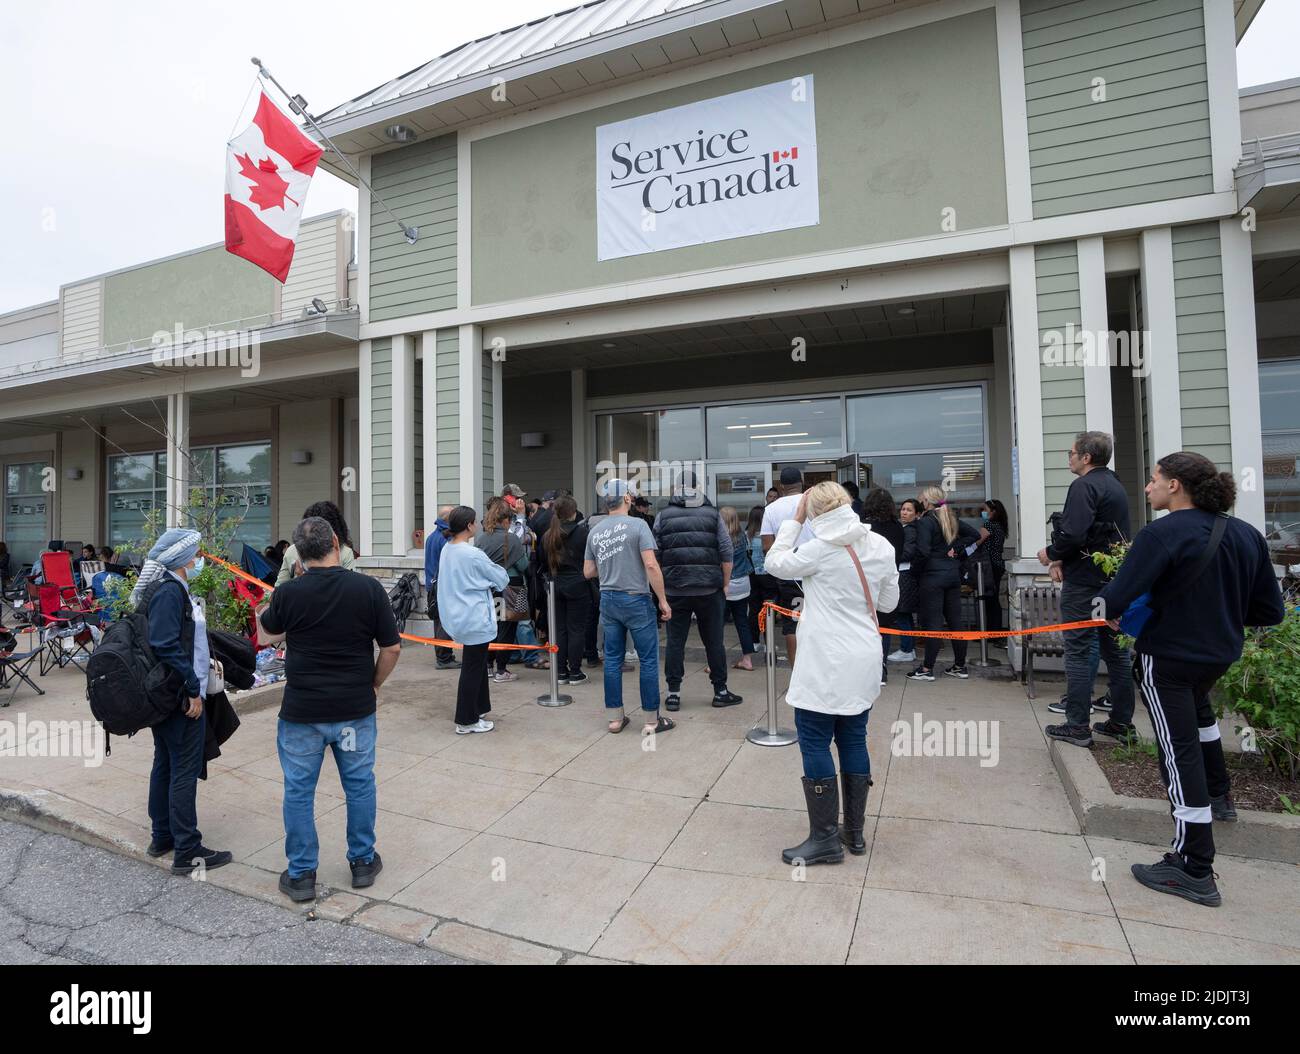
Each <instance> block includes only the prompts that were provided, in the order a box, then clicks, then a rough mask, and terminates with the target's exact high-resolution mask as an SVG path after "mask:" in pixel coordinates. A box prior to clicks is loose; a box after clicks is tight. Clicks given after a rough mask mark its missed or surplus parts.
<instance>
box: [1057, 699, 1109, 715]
mask: <svg viewBox="0 0 1300 1054" xmlns="http://www.w3.org/2000/svg"><path fill="white" fill-rule="evenodd" d="M1066 698H1067V697H1066V696H1064V695H1063V696H1061V698H1060V699H1058V700H1057V701H1056V702H1054V703H1048V704H1047V710H1048V713H1052V714H1063V713H1065V711H1066V706H1065V700H1066ZM1107 702H1109V700H1107ZM1090 705H1091V707H1092V710H1096V709H1097V700H1093V702H1092V703H1091V704H1090ZM1106 709H1107V710H1109V709H1110V707H1109V706H1107V707H1106ZM1092 710H1090V711H1089V713H1091V712H1092Z"/></svg>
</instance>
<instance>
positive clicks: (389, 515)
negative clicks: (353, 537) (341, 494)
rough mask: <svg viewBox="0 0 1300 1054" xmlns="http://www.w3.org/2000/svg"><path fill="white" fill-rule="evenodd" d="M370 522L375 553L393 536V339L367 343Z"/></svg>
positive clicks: (388, 546) (387, 549)
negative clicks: (368, 349)
mask: <svg viewBox="0 0 1300 1054" xmlns="http://www.w3.org/2000/svg"><path fill="white" fill-rule="evenodd" d="M370 510H371V511H370V523H371V530H372V538H373V544H374V547H375V549H376V551H377V552H381V553H387V552H390V551H391V550H392V537H393V342H392V341H391V340H376V341H373V342H372V343H371V345H370Z"/></svg>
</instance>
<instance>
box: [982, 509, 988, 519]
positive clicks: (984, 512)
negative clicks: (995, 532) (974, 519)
mask: <svg viewBox="0 0 1300 1054" xmlns="http://www.w3.org/2000/svg"><path fill="white" fill-rule="evenodd" d="M988 518H989V510H988V509H980V519H981V520H987V519H988Z"/></svg>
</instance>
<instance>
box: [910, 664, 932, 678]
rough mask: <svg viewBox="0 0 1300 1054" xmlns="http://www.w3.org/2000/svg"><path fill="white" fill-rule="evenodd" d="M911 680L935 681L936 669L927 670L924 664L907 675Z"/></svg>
mask: <svg viewBox="0 0 1300 1054" xmlns="http://www.w3.org/2000/svg"><path fill="white" fill-rule="evenodd" d="M907 679H908V680H909V681H933V680H934V671H933V670H927V669H926V668H925V667H924V666H918V667H917V668H916V669H915V670H913V671H912V672H911V673H909V674H908V675H907Z"/></svg>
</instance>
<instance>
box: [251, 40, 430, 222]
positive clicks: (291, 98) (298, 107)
mask: <svg viewBox="0 0 1300 1054" xmlns="http://www.w3.org/2000/svg"><path fill="white" fill-rule="evenodd" d="M251 61H252V63H253V65H254V66H256V67H257V74H258V76H259V77H265V78H266V79H267V80H269V81H270V82H271V83H272V84H274V85H275V86H276V88H278V89H279V91H280V94H281V95H283V96H284V97H285V99H287V100H288V102H289V109H291V110H292V111H293V112H294V113H296V114H299V115H300V116H301V117H302V119H303V120H304V121H306V122H307V124H309V125H310V126H311V129H312V131H313V132H315V133H316V134H317V135H318V136H320V138H321V139H322V141H324V143H325V145H326V146H328V147H329V148H330V150H332V151H333V152H334V154H335V155H336V156H337V157H338V159H339V160H340V161H341V162H343V165H344V166H345V167H346V168H347V170H348V171H349V172H351V173H352V175H353V176H355V177H356V181H357V182H358V183H360V184H361V185H362V186H363V187H365V188H366V192H367V193H368V194H369V195H370V196H371V197H372V198H374V199H375V200H376V201H377V202H379V205H380V208H382V209H383V210H384V211H385V212H386V213H388V215H389V218H390V219H392V221H393V222H394V223H396V224H397V226H398V228H399V229H400V230H401V232H402V237H403V238H405V239H406V242H407V244H408V245H414V244H415V243H416V242H417V241H419V240H420V228H419V227H411V226H408V225H407V224H405V223H403V222H402V221H401V220H399V219H398V218H397V215H396V213H394V212H393V210H392V209H390V208H389V207H388V203H387V202H386V201H384V199H383V198H381V197H380V196H379V195H378V194H376V193H375V188H374V187H372V186H371V185H370V184H369V183H367V182H366V181H365V179H364V178H363V177H362V175H361V173H360V172H358V171H357V170H356V168H355V167H353V165H352V162H351V161H349V160H348V157H347V154H345V153H343V151H342V150H340V149H339V148H338V147H337V146H335V145H334V140H332V139H331V138H330V137H329V136H328V135H326V134H325V131H324V129H323V128H321V126H320V125H319V124H317V123H316V118H314V117H313V116H312V115H311V114H309V113H308V112H307V100H306V99H304V98H303V97H302V96H301V95H290V94H289V92H288V91H286V90H285V87H284V85H283V84H281V83H280V82H279V81H278V80H276V79H275V76H274V75H273V74H272V73H271V71H270V70H268V69H267V68H266V67H265V66H264V65H262V60H261V59H259V58H258V57H257V56H256V55H254V56H253V58H252V60H251Z"/></svg>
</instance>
